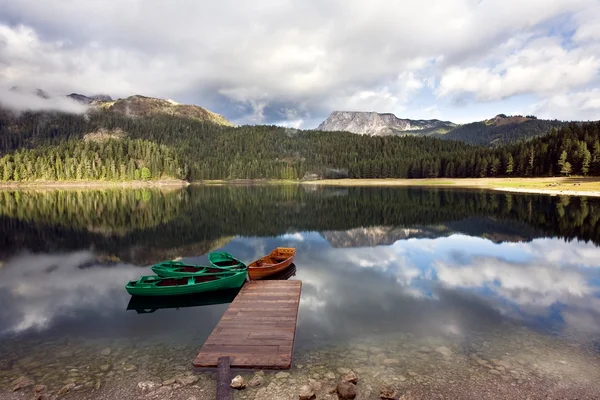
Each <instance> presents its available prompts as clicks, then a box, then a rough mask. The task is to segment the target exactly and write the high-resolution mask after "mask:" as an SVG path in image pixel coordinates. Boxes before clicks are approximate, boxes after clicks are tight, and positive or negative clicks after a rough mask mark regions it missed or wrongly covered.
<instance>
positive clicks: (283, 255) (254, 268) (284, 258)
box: [248, 247, 296, 280]
mask: <svg viewBox="0 0 600 400" xmlns="http://www.w3.org/2000/svg"><path fill="white" fill-rule="evenodd" d="M294 257H296V249H295V248H293V247H278V248H276V249H275V250H273V251H272V252H271V253H270V254H269V255H268V256H264V257H262V258H260V259H258V260H256V261H254V262H253V263H252V264H250V265H248V275H250V279H254V280H256V279H263V278H265V277H267V276H270V275H274V274H278V273H280V272H281V271H283V270H285V269H287V268H289V267H290V265H292V263H293V262H294Z"/></svg>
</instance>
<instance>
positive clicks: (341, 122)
mask: <svg viewBox="0 0 600 400" xmlns="http://www.w3.org/2000/svg"><path fill="white" fill-rule="evenodd" d="M455 126H456V125H455V124H453V123H452V122H449V121H440V120H437V119H431V120H411V119H401V118H398V117H396V116H395V115H394V114H391V113H385V114H380V113H376V112H363V111H334V112H332V113H331V115H330V116H329V117H328V118H327V119H326V120H325V121H323V122H322V123H321V124H320V125H319V126H318V127H317V130H319V131H347V132H352V133H358V134H360V135H369V136H385V135H402V134H406V133H408V132H410V133H411V134H419V135H431V134H436V133H437V134H443V133H446V132H447V131H449V130H451V129H453V128H454V127H455Z"/></svg>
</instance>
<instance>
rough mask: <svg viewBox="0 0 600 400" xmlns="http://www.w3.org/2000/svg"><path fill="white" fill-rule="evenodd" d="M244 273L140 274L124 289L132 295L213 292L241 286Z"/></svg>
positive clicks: (174, 294)
mask: <svg viewBox="0 0 600 400" xmlns="http://www.w3.org/2000/svg"><path fill="white" fill-rule="evenodd" d="M246 275H247V273H246V271H242V272H229V273H223V274H216V275H189V276H185V277H181V278H161V277H159V276H142V277H141V278H140V279H139V280H137V281H129V282H128V283H127V285H125V289H127V293H129V294H131V295H133V296H179V295H182V294H192V293H203V292H214V291H216V290H224V289H235V288H239V287H241V286H242V285H243V284H244V281H245V280H246Z"/></svg>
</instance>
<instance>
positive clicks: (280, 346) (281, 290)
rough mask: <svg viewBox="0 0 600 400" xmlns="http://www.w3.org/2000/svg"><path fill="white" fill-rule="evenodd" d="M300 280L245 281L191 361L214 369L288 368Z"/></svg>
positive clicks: (290, 360)
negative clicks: (221, 365) (226, 364)
mask: <svg viewBox="0 0 600 400" xmlns="http://www.w3.org/2000/svg"><path fill="white" fill-rule="evenodd" d="M301 289H302V281H277V280H273V281H250V282H246V284H245V285H244V287H243V288H242V290H240V292H239V293H238V295H237V296H236V298H235V299H234V300H233V302H232V303H231V304H230V305H229V308H228V309H227V311H226V312H225V314H224V315H223V317H222V318H221V321H220V322H219V323H218V324H217V326H216V328H215V329H214V331H213V332H212V333H211V335H210V336H209V338H208V339H207V340H206V342H205V343H204V346H202V349H201V350H200V353H198V356H197V357H196V359H195V360H194V366H196V367H217V365H218V360H219V358H220V357H229V361H230V365H231V368H261V369H290V368H291V366H292V352H293V349H294V337H295V335H296V322H297V320H298V306H299V305H300V291H301Z"/></svg>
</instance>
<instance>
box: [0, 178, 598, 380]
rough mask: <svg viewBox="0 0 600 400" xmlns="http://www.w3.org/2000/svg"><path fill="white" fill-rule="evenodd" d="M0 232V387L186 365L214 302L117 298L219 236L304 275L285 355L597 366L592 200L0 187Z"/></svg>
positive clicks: (372, 366)
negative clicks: (281, 259)
mask: <svg viewBox="0 0 600 400" xmlns="http://www.w3.org/2000/svg"><path fill="white" fill-rule="evenodd" d="M0 231H1V232H0V257H1V258H0V260H1V264H0V265H1V268H0V304H1V305H2V307H0V354H2V356H1V359H0V388H1V387H4V388H7V387H9V386H10V382H12V380H14V379H15V378H16V377H18V376H20V375H26V376H30V377H32V378H34V379H35V380H36V382H41V383H44V384H46V385H48V386H50V387H55V388H58V387H60V386H62V385H64V382H70V381H73V382H76V383H77V384H81V385H84V386H85V388H89V389H92V388H93V387H95V386H96V387H97V386H100V385H102V384H104V382H106V381H108V380H110V379H111V377H113V376H115V374H128V373H131V374H139V373H140V372H143V373H144V374H145V375H147V376H150V377H158V378H163V379H166V378H168V377H169V376H170V375H172V374H173V371H185V370H189V369H190V364H191V361H192V360H193V358H194V356H195V355H196V353H197V352H198V350H199V349H200V348H201V346H202V344H203V342H204V340H205V339H206V338H207V337H208V335H209V334H210V332H211V331H212V329H213V328H214V326H215V325H216V323H217V322H218V321H219V319H220V317H221V315H222V314H223V312H224V311H225V309H226V308H227V306H228V304H227V303H223V304H214V305H206V306H195V307H186V306H188V304H171V306H172V308H160V306H158V307H157V306H156V305H144V304H142V305H139V304H138V305H137V306H134V305H132V306H134V308H135V307H137V308H138V311H139V312H138V311H136V310H135V309H130V310H128V309H127V308H128V304H129V301H130V296H129V295H128V294H127V293H126V291H125V289H124V285H125V283H126V282H127V281H128V280H130V279H133V278H137V277H139V276H140V275H143V274H150V273H151V271H150V269H149V267H148V266H149V265H151V264H153V263H156V262H158V261H161V260H164V259H172V258H175V257H183V258H184V259H186V260H189V261H194V262H196V261H197V262H205V261H206V259H207V254H208V252H210V251H214V250H224V251H228V252H231V253H232V254H234V255H235V256H237V257H238V258H240V259H242V260H244V261H246V262H251V261H253V260H255V259H257V258H259V257H260V256H262V255H264V254H266V253H268V252H269V251H270V250H271V249H272V248H274V247H276V246H291V247H296V248H297V258H296V275H295V276H294V277H292V278H291V279H301V280H302V281H303V290H302V298H301V307H300V314H299V323H298V329H297V337H296V347H295V363H296V366H295V368H296V369H297V368H300V369H302V368H305V369H306V368H309V369H310V371H311V372H315V371H316V372H315V373H317V374H318V373H324V372H325V371H334V372H335V371H336V369H337V368H341V367H346V366H350V367H352V368H355V369H358V370H359V371H361V373H362V374H363V375H364V376H369V377H371V378H372V379H374V380H377V379H380V380H385V379H394V380H397V381H399V382H404V380H406V379H409V380H410V379H412V378H411V377H413V378H414V379H416V380H417V381H419V379H421V380H422V382H421V381H419V382H420V383H423V384H425V385H427V384H431V385H434V384H436V382H437V383H440V382H441V383H444V382H453V381H454V380H459V379H461V377H465V376H466V377H467V378H468V376H470V375H474V374H477V373H483V372H486V373H487V372H488V371H492V370H493V371H495V372H493V373H491V374H489V375H490V376H491V377H492V378H494V379H499V380H500V379H503V380H505V381H510V382H513V381H514V382H515V384H524V382H531V380H532V379H534V380H535V379H540V380H544V379H551V378H552V377H561V379H563V380H572V381H573V382H579V383H578V384H583V385H591V386H594V385H595V383H594V382H599V381H600V380H598V378H600V377H599V376H597V375H598V372H597V371H598V367H599V363H600V248H599V247H598V245H599V244H600V200H597V199H592V198H589V199H588V198H576V197H573V198H569V197H549V196H541V195H523V194H518V195H517V194H506V193H491V192H479V191H460V190H442V189H419V188H317V187H303V186H302V187H300V186H299V187H297V186H285V187H275V186H269V187H263V186H253V187H191V188H188V189H183V190H172V191H158V190H133V189H128V190H102V191H99V190H98V191H97V190H85V191H79V190H68V191H62V190H57V191H1V192H0ZM225 300H226V299H223V301H225ZM167 305H168V304H167ZM143 311H146V312H143ZM150 311H152V312H150ZM361 369H362V370H361ZM482 371H483V372H482ZM496 375H498V377H496ZM593 379H595V381H594V380H593Z"/></svg>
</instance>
